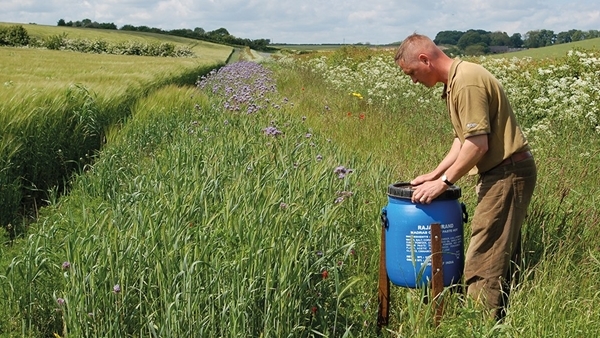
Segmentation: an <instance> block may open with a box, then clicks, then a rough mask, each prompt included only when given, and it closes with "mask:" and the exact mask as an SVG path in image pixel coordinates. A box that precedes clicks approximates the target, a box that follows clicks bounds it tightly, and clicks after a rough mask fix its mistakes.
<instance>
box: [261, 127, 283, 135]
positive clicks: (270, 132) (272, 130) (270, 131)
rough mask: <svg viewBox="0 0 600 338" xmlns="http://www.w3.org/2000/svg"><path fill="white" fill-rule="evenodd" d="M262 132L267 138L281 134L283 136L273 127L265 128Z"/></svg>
mask: <svg viewBox="0 0 600 338" xmlns="http://www.w3.org/2000/svg"><path fill="white" fill-rule="evenodd" d="M262 131H263V133H265V135H267V136H277V135H281V134H283V133H282V132H281V130H278V129H277V128H275V127H273V126H269V127H266V128H264V129H263V130H262Z"/></svg>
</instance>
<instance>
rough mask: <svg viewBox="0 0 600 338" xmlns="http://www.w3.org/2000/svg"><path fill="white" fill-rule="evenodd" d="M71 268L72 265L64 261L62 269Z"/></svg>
mask: <svg viewBox="0 0 600 338" xmlns="http://www.w3.org/2000/svg"><path fill="white" fill-rule="evenodd" d="M70 268H71V263H69V262H68V261H64V262H63V263H62V269H63V270H69V269H70Z"/></svg>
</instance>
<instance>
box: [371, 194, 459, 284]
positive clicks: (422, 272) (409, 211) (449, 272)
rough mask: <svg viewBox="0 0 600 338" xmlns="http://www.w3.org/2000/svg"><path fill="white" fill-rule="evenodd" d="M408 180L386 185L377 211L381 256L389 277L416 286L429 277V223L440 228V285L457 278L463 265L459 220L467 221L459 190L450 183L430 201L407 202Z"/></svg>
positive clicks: (449, 282) (454, 281) (396, 282)
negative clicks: (384, 200)
mask: <svg viewBox="0 0 600 338" xmlns="http://www.w3.org/2000/svg"><path fill="white" fill-rule="evenodd" d="M412 192H413V189H412V187H411V185H410V184H409V183H395V184H392V185H390V186H389V187H388V204H387V206H386V207H384V208H383V209H382V211H381V218H382V221H383V222H384V226H385V232H386V234H385V255H386V257H385V259H386V269H387V274H388V277H389V279H390V281H391V282H392V283H393V284H395V285H398V286H403V287H408V288H416V287H421V286H424V285H427V284H428V283H429V282H430V281H431V276H432V275H431V228H430V227H431V224H432V223H440V224H441V228H442V261H443V274H444V286H449V285H452V284H456V283H459V282H460V279H461V277H462V274H463V266H464V252H463V248H464V244H463V222H466V221H467V214H466V209H465V206H464V204H461V203H460V202H459V201H458V199H459V198H460V197H461V190H460V188H459V187H458V186H456V185H454V186H452V187H449V188H448V189H447V190H446V191H445V192H444V193H443V194H442V195H440V196H438V197H437V198H436V199H434V200H433V201H432V202H431V203H430V204H415V203H412V202H411V196H412Z"/></svg>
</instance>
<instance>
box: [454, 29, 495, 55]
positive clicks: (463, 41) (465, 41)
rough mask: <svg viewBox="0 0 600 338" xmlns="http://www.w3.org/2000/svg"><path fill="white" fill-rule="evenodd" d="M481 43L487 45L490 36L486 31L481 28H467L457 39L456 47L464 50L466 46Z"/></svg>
mask: <svg viewBox="0 0 600 338" xmlns="http://www.w3.org/2000/svg"><path fill="white" fill-rule="evenodd" d="M477 44H482V45H483V46H489V44H490V36H489V33H488V32H486V31H481V30H473V29H470V30H468V31H467V32H466V33H465V34H463V35H462V36H461V37H460V39H459V40H458V43H457V46H458V48H460V49H462V50H465V49H466V48H467V47H468V46H471V45H477Z"/></svg>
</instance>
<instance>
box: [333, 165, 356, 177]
mask: <svg viewBox="0 0 600 338" xmlns="http://www.w3.org/2000/svg"><path fill="white" fill-rule="evenodd" d="M352 172H353V170H352V169H348V168H346V167H344V166H342V165H341V166H338V167H336V168H335V169H334V170H333V173H334V174H337V175H338V178H344V177H346V175H347V174H350V173H352Z"/></svg>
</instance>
